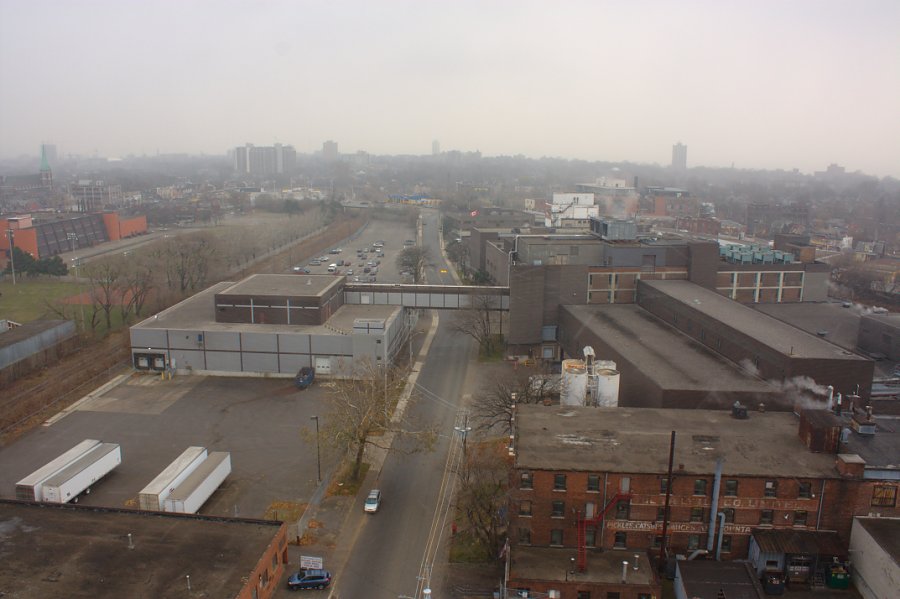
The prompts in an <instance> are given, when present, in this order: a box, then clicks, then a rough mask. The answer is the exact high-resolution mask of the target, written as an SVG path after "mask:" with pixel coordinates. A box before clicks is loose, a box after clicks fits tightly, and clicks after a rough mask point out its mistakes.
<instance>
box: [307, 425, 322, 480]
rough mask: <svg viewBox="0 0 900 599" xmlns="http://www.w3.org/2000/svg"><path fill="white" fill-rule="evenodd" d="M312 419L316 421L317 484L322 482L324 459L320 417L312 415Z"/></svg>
mask: <svg viewBox="0 0 900 599" xmlns="http://www.w3.org/2000/svg"><path fill="white" fill-rule="evenodd" d="M309 419H310V420H315V421H316V484H320V485H321V484H322V459H321V457H320V455H319V417H318V416H310V417H309Z"/></svg>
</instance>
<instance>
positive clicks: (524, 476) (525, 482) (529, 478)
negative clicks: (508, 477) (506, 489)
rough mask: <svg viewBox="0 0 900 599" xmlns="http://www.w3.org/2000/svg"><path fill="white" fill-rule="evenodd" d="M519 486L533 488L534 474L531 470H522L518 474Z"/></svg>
mask: <svg viewBox="0 0 900 599" xmlns="http://www.w3.org/2000/svg"><path fill="white" fill-rule="evenodd" d="M519 488H520V489H533V488H534V474H532V473H531V472H523V473H521V474H520V475H519Z"/></svg>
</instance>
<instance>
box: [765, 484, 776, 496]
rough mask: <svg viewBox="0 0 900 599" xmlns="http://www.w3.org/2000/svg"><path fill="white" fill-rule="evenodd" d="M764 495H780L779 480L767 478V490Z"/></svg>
mask: <svg viewBox="0 0 900 599" xmlns="http://www.w3.org/2000/svg"><path fill="white" fill-rule="evenodd" d="M763 495H764V496H766V497H776V496H777V495H778V481H774V480H767V481H766V490H765V492H764V493H763Z"/></svg>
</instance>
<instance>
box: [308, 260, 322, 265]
mask: <svg viewBox="0 0 900 599" xmlns="http://www.w3.org/2000/svg"><path fill="white" fill-rule="evenodd" d="M320 264H322V261H321V260H310V261H309V265H310V266H319V265H320Z"/></svg>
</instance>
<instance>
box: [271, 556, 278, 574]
mask: <svg viewBox="0 0 900 599" xmlns="http://www.w3.org/2000/svg"><path fill="white" fill-rule="evenodd" d="M277 569H278V554H277V553H273V554H272V572H274V571H276V570H277Z"/></svg>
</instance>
